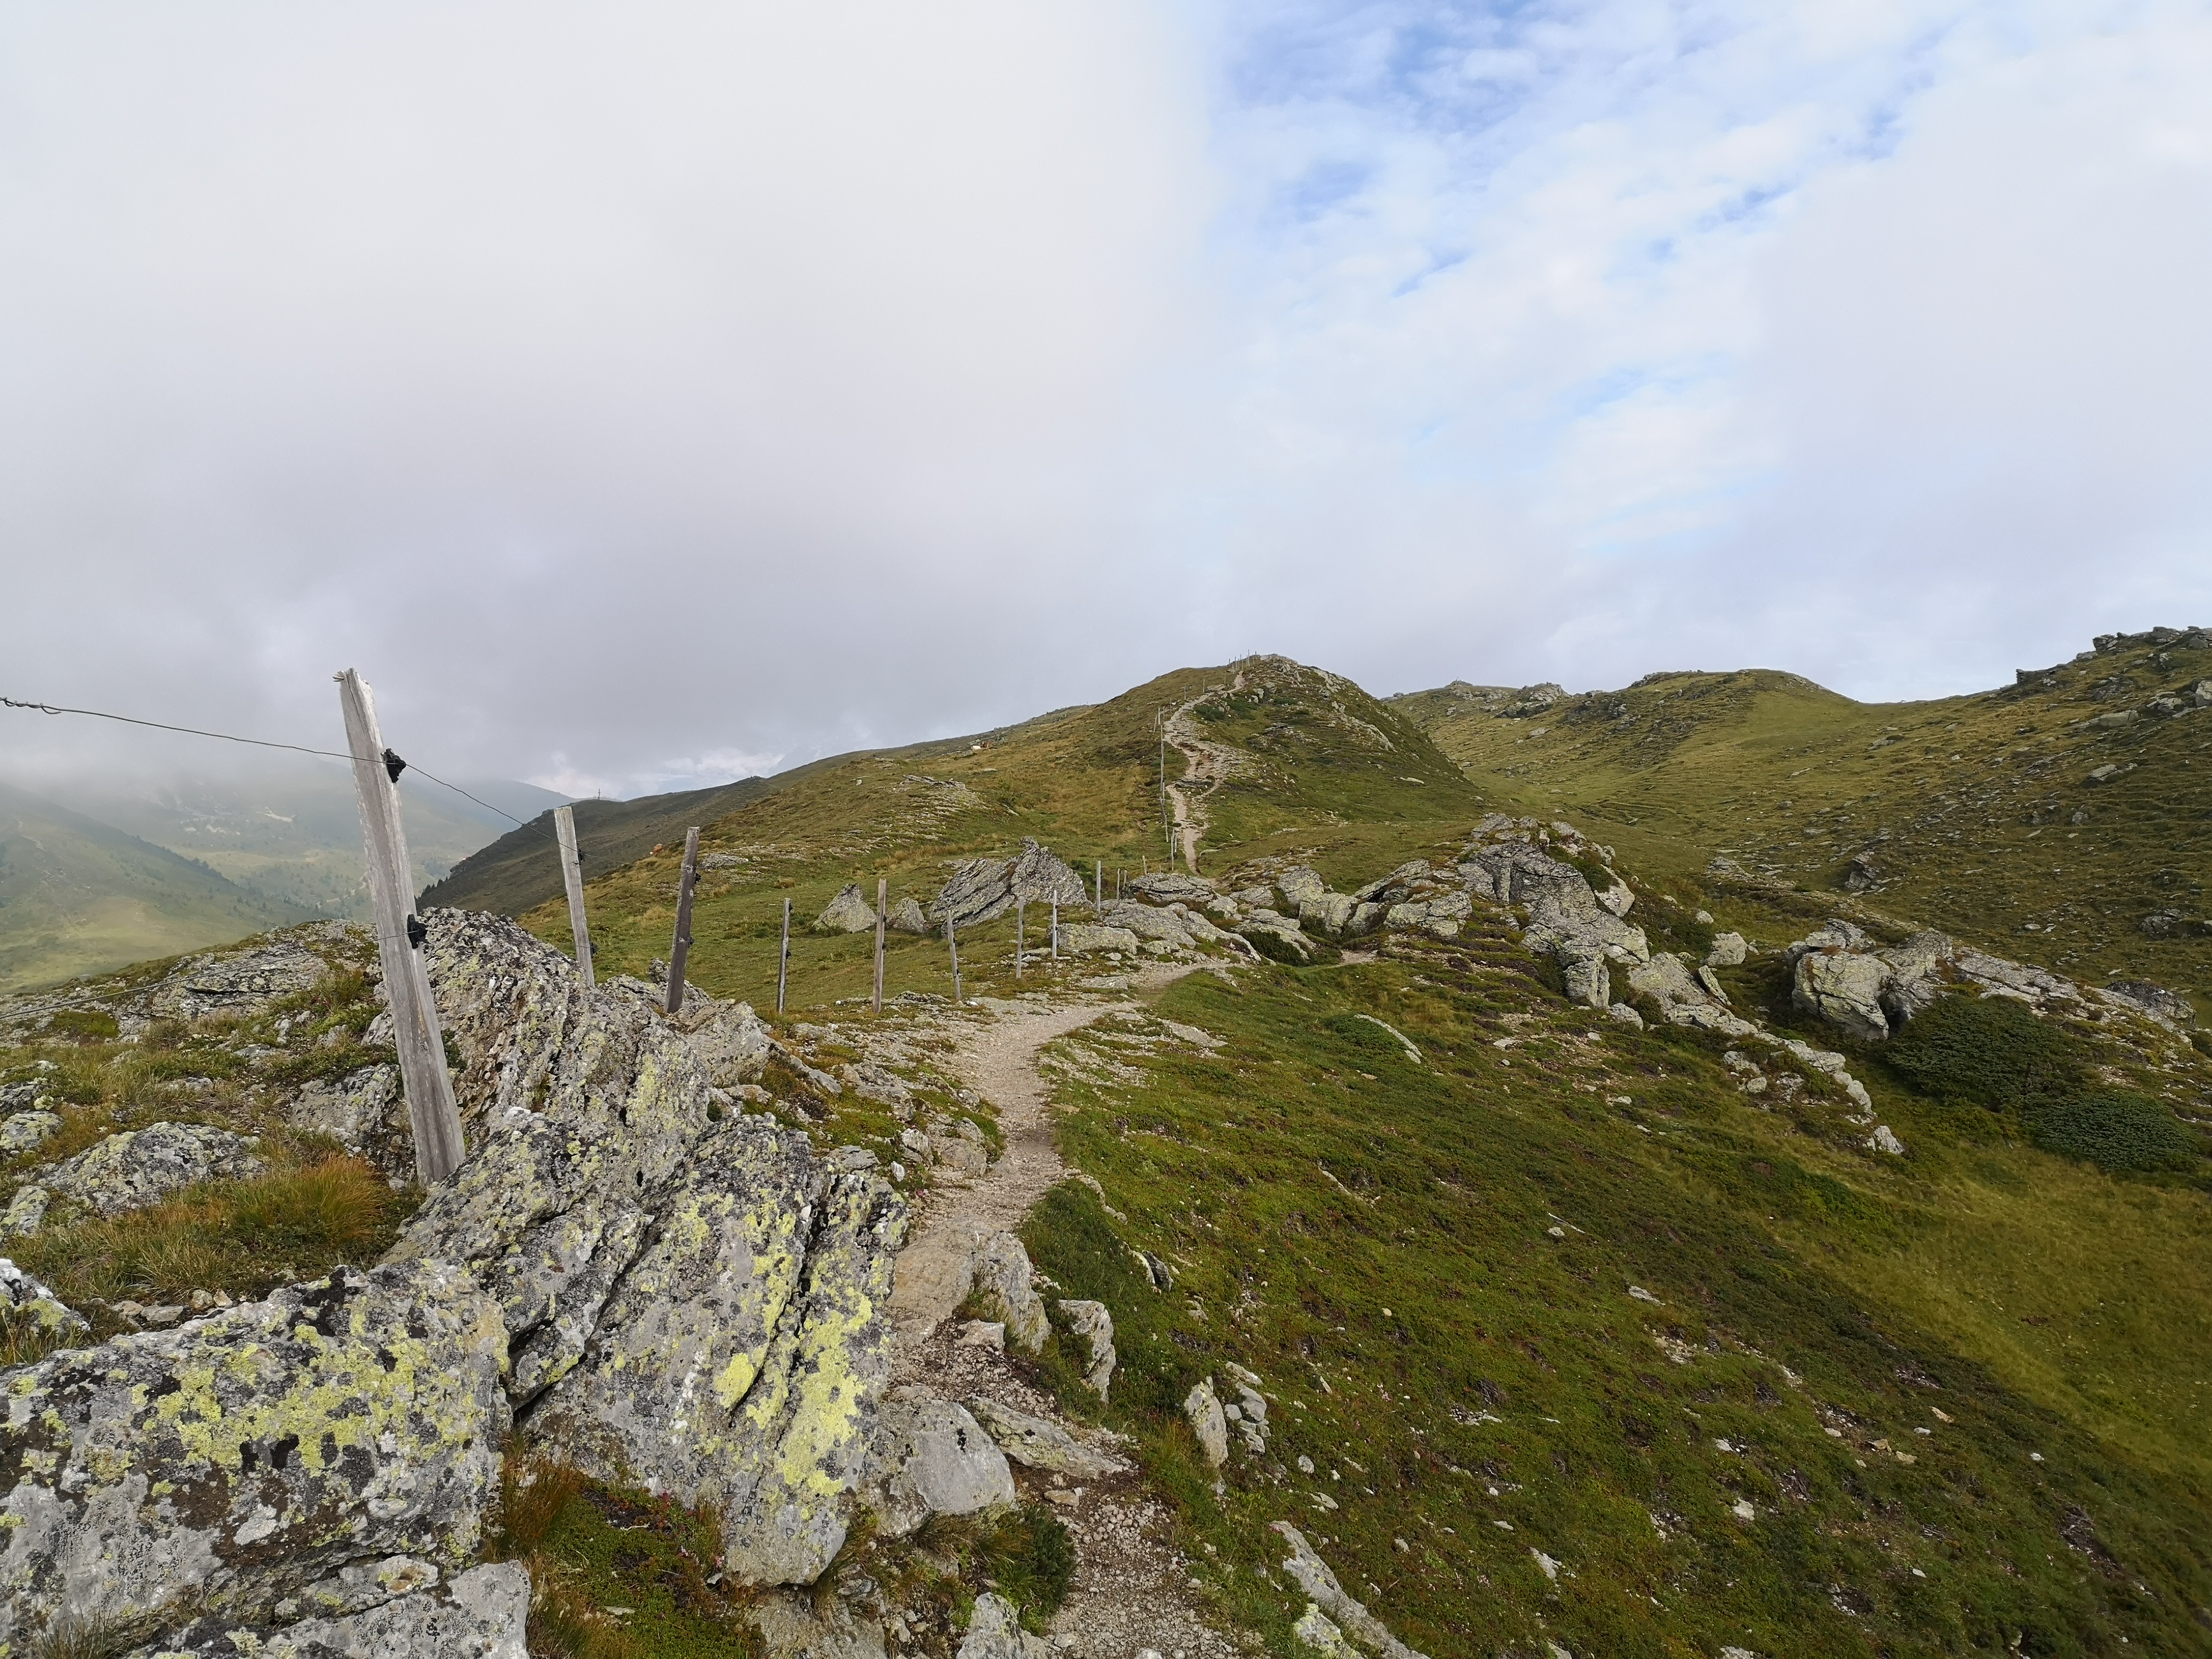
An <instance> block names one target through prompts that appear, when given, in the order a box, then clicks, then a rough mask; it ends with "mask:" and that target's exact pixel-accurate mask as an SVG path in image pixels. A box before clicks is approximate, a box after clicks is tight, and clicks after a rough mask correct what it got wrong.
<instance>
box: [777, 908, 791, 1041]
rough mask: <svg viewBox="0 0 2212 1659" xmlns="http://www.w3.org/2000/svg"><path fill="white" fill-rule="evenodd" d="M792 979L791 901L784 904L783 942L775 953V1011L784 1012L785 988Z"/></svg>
mask: <svg viewBox="0 0 2212 1659" xmlns="http://www.w3.org/2000/svg"><path fill="white" fill-rule="evenodd" d="M790 978H791V901H790V900H789V899H786V900H784V902H783V942H782V943H781V945H778V946H777V947H776V952H775V1011H776V1012H778V1013H779V1014H780V1013H781V1012H783V987H784V986H785V985H786V984H787V982H788V981H789V980H790Z"/></svg>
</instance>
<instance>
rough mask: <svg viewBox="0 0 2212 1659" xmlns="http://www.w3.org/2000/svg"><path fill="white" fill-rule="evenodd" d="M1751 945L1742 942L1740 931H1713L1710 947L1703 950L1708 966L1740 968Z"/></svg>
mask: <svg viewBox="0 0 2212 1659" xmlns="http://www.w3.org/2000/svg"><path fill="white" fill-rule="evenodd" d="M1750 949H1751V947H1750V946H1749V945H1747V944H1745V943H1744V938H1743V935H1742V934H1741V933H1715V934H1714V935H1713V944H1712V948H1711V950H1709V951H1706V952H1705V966H1706V967H1708V968H1740V967H1741V966H1742V965H1743V960H1744V957H1746V956H1747V955H1748V954H1749V952H1750Z"/></svg>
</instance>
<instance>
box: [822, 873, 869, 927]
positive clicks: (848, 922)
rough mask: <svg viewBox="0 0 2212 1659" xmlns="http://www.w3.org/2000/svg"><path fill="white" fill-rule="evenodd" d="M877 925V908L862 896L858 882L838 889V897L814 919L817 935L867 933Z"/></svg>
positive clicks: (851, 882) (850, 882) (848, 883)
mask: <svg viewBox="0 0 2212 1659" xmlns="http://www.w3.org/2000/svg"><path fill="white" fill-rule="evenodd" d="M875 925H876V907H875V906H874V905H872V904H871V903H869V902H868V901H867V899H866V896H863V895H862V893H861V891H860V883H859V882H857V881H848V882H847V883H846V884H844V886H842V888H840V889H838V890H837V896H836V898H833V899H831V900H830V901H829V904H828V905H827V906H826V907H825V908H823V912H822V914H821V915H818V916H817V917H815V918H814V931H815V932H816V933H868V932H870V931H872V929H873V928H874V927H875Z"/></svg>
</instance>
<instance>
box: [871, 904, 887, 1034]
mask: <svg viewBox="0 0 2212 1659" xmlns="http://www.w3.org/2000/svg"><path fill="white" fill-rule="evenodd" d="M890 890H891V884H890V882H888V881H886V880H884V878H882V877H881V876H878V877H877V878H876V996H875V1001H874V1003H873V1005H872V1006H873V1008H874V1011H875V1012H877V1013H879V1014H880V1013H881V1012H883V1011H884V915H885V914H886V912H885V908H884V907H885V906H886V905H888V904H889V903H890Z"/></svg>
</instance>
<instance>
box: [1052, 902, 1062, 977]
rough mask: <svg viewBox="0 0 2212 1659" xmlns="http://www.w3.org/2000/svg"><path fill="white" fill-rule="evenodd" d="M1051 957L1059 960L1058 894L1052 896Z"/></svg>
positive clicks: (1055, 960) (1056, 960)
mask: <svg viewBox="0 0 2212 1659" xmlns="http://www.w3.org/2000/svg"><path fill="white" fill-rule="evenodd" d="M1052 959H1053V960H1054V962H1058V961H1059V960H1060V895H1059V894H1057V893H1054V895H1053V896H1052Z"/></svg>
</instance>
